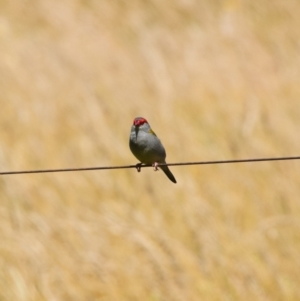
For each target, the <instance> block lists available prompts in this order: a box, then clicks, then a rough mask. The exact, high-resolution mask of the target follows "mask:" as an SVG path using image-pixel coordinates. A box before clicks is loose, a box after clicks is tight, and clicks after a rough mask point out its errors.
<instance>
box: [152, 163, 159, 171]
mask: <svg viewBox="0 0 300 301" xmlns="http://www.w3.org/2000/svg"><path fill="white" fill-rule="evenodd" d="M152 166H153V170H154V171H157V170H158V167H157V166H158V163H157V162H154V163H153V164H152Z"/></svg>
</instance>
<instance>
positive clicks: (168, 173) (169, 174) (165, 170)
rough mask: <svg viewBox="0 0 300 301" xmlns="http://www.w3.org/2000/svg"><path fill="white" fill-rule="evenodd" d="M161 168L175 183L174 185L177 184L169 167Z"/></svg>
mask: <svg viewBox="0 0 300 301" xmlns="http://www.w3.org/2000/svg"><path fill="white" fill-rule="evenodd" d="M160 168H161V169H162V171H163V172H164V173H165V174H166V176H167V177H168V178H169V179H170V180H171V181H172V182H173V183H177V182H176V179H175V177H174V176H173V174H172V173H171V171H170V169H169V168H168V166H160Z"/></svg>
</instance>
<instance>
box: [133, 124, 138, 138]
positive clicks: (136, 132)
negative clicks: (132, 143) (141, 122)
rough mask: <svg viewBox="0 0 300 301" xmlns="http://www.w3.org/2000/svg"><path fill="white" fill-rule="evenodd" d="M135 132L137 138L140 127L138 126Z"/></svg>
mask: <svg viewBox="0 0 300 301" xmlns="http://www.w3.org/2000/svg"><path fill="white" fill-rule="evenodd" d="M134 130H135V136H136V138H137V136H138V133H139V127H138V126H134Z"/></svg>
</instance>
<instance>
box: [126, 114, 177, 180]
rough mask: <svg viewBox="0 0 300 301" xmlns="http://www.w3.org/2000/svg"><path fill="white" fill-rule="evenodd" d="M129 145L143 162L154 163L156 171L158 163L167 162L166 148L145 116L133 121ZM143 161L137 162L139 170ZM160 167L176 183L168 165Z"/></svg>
mask: <svg viewBox="0 0 300 301" xmlns="http://www.w3.org/2000/svg"><path fill="white" fill-rule="evenodd" d="M129 147H130V150H131V152H132V153H133V154H134V156H135V157H136V158H137V159H138V160H139V161H140V162H141V163H144V164H152V166H153V167H154V170H155V171H156V170H158V167H157V166H158V163H166V151H165V148H164V147H163V145H162V143H161V142H160V140H159V139H158V137H157V136H156V134H155V133H154V132H153V131H152V129H151V127H150V125H149V123H148V121H147V120H146V119H145V118H143V117H137V118H135V119H134V121H133V125H132V127H131V132H130V137H129ZM141 163H139V164H137V170H138V171H140V169H141V167H140V166H141ZM160 168H161V169H162V171H163V172H164V173H165V174H166V175H167V177H168V178H169V179H170V180H171V181H172V182H173V183H176V179H175V177H174V176H173V174H172V173H171V171H170V169H169V168H168V166H160Z"/></svg>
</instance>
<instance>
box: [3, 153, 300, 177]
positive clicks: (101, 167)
mask: <svg viewBox="0 0 300 301" xmlns="http://www.w3.org/2000/svg"><path fill="white" fill-rule="evenodd" d="M288 160H300V156H296V157H277V158H255V159H237V160H217V161H201V162H182V163H165V164H163V163H159V164H158V165H157V166H184V165H208V164H229V163H249V162H265V161H288ZM137 166H138V167H150V166H152V165H151V164H138V165H136V164H135V165H120V166H99V167H82V168H60V169H37V170H20V171H3V172H0V175H2V176H4V175H16V174H30V173H50V172H69V171H87V170H107V169H125V168H137Z"/></svg>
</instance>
